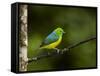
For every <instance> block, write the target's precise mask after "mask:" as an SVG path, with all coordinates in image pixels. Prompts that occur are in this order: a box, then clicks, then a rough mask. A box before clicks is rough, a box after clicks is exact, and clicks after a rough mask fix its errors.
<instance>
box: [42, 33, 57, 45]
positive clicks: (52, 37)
mask: <svg viewBox="0 0 100 76" xmlns="http://www.w3.org/2000/svg"><path fill="white" fill-rule="evenodd" d="M58 39H59V36H58V35H57V34H56V33H55V32H52V33H51V34H50V35H48V36H47V37H46V38H45V40H44V41H43V42H42V44H41V46H44V45H48V44H51V43H53V42H55V41H57V40H58Z"/></svg>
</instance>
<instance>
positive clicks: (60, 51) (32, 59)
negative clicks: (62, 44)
mask: <svg viewBox="0 0 100 76" xmlns="http://www.w3.org/2000/svg"><path fill="white" fill-rule="evenodd" d="M94 39H96V37H91V38H88V39H86V40H83V41H80V42H78V43H76V44H72V45H71V46H69V47H67V48H64V49H56V52H52V53H47V54H43V55H40V56H37V57H33V58H29V59H28V63H30V62H33V61H37V60H40V59H43V58H47V57H52V56H56V55H62V54H64V53H65V52H67V51H69V50H71V49H72V48H75V47H77V46H79V45H81V44H84V43H86V42H89V41H91V40H94ZM58 50H59V52H58Z"/></svg>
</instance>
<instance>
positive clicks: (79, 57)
mask: <svg viewBox="0 0 100 76" xmlns="http://www.w3.org/2000/svg"><path fill="white" fill-rule="evenodd" d="M96 14H97V9H96V8H93V7H92V8H89V7H71V6H66V7H62V6H61V7H60V6H48V5H47V6H46V5H29V6H28V57H29V58H32V57H34V56H38V55H39V54H40V53H41V52H42V51H43V50H42V51H40V50H38V48H39V46H40V44H41V42H42V41H43V40H44V39H45V37H46V36H48V34H50V33H51V32H52V31H53V30H54V29H56V28H57V27H61V28H63V30H64V31H65V32H66V33H65V34H64V35H63V40H62V42H61V44H60V45H59V46H58V48H60V49H63V48H67V47H68V46H70V45H72V44H74V43H78V42H80V41H82V40H85V39H87V38H91V37H93V36H96ZM93 67H96V40H92V41H90V42H87V43H84V44H82V45H80V46H77V47H75V48H73V49H71V50H70V51H68V52H66V53H65V54H63V55H59V56H53V57H49V58H44V59H41V60H38V61H35V62H31V63H29V64H28V71H43V70H63V69H77V68H93Z"/></svg>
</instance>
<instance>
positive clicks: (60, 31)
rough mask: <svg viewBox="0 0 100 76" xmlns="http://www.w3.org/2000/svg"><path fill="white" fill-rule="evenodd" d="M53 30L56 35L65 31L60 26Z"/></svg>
mask: <svg viewBox="0 0 100 76" xmlns="http://www.w3.org/2000/svg"><path fill="white" fill-rule="evenodd" d="M55 32H56V33H57V34H58V35H63V34H64V33H65V32H64V30H63V29H62V28H60V27H58V28H57V29H55Z"/></svg>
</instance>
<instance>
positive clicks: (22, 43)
mask: <svg viewBox="0 0 100 76" xmlns="http://www.w3.org/2000/svg"><path fill="white" fill-rule="evenodd" d="M27 46H28V36H27V5H20V6H19V71H22V72H23V71H27V65H28V63H26V62H27V61H28V58H27Z"/></svg>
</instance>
